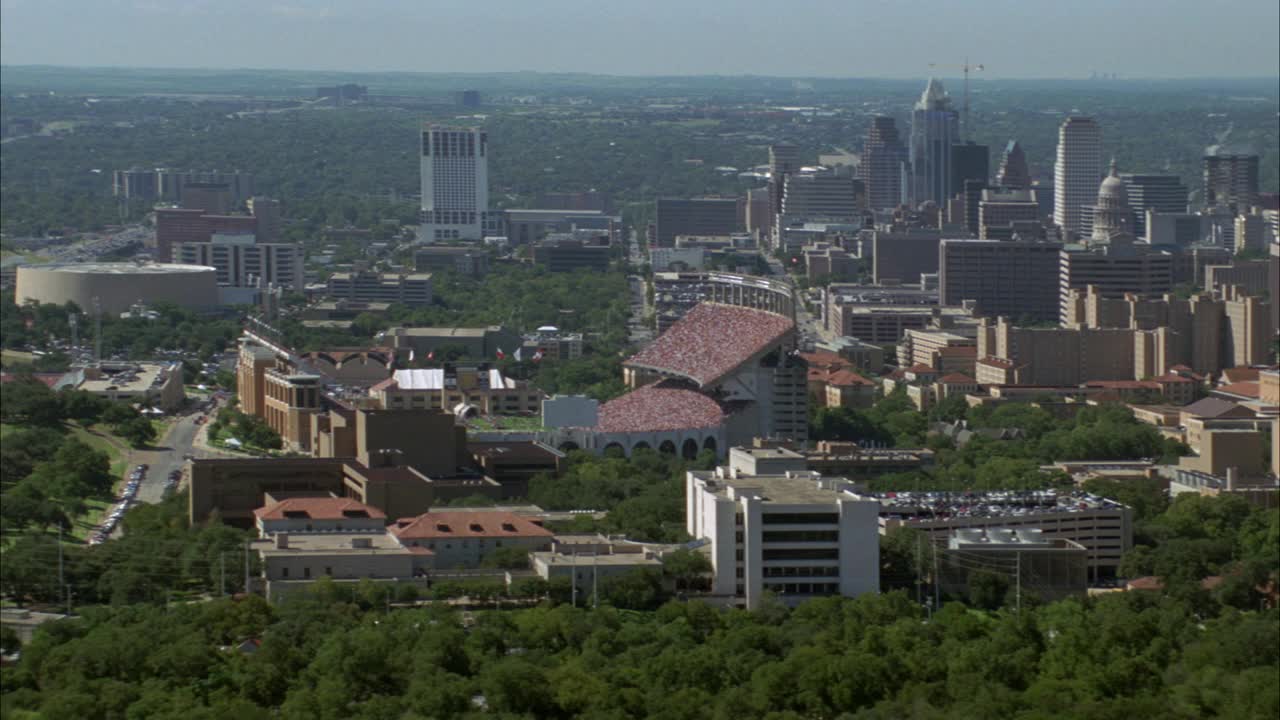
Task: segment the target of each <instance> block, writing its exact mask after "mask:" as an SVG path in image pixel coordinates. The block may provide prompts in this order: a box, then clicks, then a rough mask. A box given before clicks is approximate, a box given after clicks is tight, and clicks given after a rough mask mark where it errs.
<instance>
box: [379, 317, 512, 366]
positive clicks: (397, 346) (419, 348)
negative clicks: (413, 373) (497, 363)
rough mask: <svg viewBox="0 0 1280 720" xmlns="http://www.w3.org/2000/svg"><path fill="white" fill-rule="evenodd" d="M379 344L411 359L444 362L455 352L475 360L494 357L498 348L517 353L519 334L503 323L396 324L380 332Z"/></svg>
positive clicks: (504, 351) (505, 352) (450, 358)
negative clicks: (459, 324) (480, 324)
mask: <svg viewBox="0 0 1280 720" xmlns="http://www.w3.org/2000/svg"><path fill="white" fill-rule="evenodd" d="M377 343H378V344H379V345H386V346H389V347H391V348H393V349H394V350H395V351H396V357H397V358H399V359H401V360H409V359H410V356H413V358H415V359H419V360H435V361H437V362H443V361H447V360H452V359H454V357H453V356H454V355H456V356H457V357H462V358H469V359H472V360H494V359H497V358H498V352H499V351H502V353H503V355H507V354H513V353H515V349H516V348H518V347H520V344H521V340H520V336H519V335H517V334H516V333H514V332H512V331H510V330H508V329H506V328H504V327H502V326H500V325H490V326H488V327H395V328H391V329H390V330H387V331H386V332H384V333H380V334H379V335H378V337H377Z"/></svg>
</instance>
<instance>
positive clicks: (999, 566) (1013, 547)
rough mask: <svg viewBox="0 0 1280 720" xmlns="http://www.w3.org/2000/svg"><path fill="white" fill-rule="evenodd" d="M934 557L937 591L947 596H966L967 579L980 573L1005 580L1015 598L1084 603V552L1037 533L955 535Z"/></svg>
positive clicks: (960, 532) (1060, 539)
mask: <svg viewBox="0 0 1280 720" xmlns="http://www.w3.org/2000/svg"><path fill="white" fill-rule="evenodd" d="M938 539H939V538H937V537H936V536H935V537H934V538H933V540H934V541H935V542H936V541H938ZM938 554H939V556H940V558H941V561H940V562H939V563H938V577H937V582H938V586H939V589H940V590H941V591H942V592H943V593H947V594H950V595H959V596H961V597H965V596H967V595H968V592H969V580H970V578H971V577H972V576H973V573H975V572H981V571H982V570H983V569H986V571H987V572H995V573H996V574H998V575H1001V576H1005V577H1007V578H1008V582H1009V585H1010V586H1016V588H1017V592H1018V593H1019V597H1035V598H1038V599H1039V600H1041V601H1042V602H1053V601H1055V600H1061V599H1063V598H1067V597H1073V596H1074V597H1081V598H1083V597H1084V596H1085V593H1086V592H1087V590H1088V583H1089V568H1088V559H1089V551H1088V549H1087V548H1085V547H1084V546H1083V545H1081V544H1080V543H1078V542H1075V541H1074V540H1069V539H1067V538H1063V537H1046V536H1045V534H1044V532H1043V531H1041V530H1040V529H1038V528H1020V529H1016V530H1015V529H1011V528H996V527H989V528H968V529H963V530H956V531H955V532H953V533H951V536H950V537H948V538H947V539H946V547H945V549H942V548H939V550H938Z"/></svg>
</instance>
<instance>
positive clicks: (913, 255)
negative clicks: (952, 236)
mask: <svg viewBox="0 0 1280 720" xmlns="http://www.w3.org/2000/svg"><path fill="white" fill-rule="evenodd" d="M941 242H942V233H941V232H939V231H938V230H929V229H925V228H919V229H917V228H913V229H910V230H903V231H900V232H889V231H885V230H873V231H872V233H871V278H872V281H873V282H875V284H877V285H886V284H890V283H893V282H897V283H903V284H911V283H918V282H920V276H921V275H926V274H933V273H936V272H938V244H939V243H941ZM863 247H864V255H865V247H866V246H865V245H864V246H863Z"/></svg>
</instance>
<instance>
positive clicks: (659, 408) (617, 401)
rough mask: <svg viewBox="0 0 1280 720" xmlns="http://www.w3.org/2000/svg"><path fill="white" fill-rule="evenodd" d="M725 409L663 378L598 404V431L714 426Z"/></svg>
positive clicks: (683, 386)
mask: <svg viewBox="0 0 1280 720" xmlns="http://www.w3.org/2000/svg"><path fill="white" fill-rule="evenodd" d="M724 417H725V411H724V409H723V408H722V407H720V404H719V403H717V402H716V401H715V400H712V399H711V398H709V397H707V396H706V395H703V394H702V393H700V392H698V391H697V390H694V389H692V388H690V387H688V386H687V385H684V384H682V383H680V382H679V381H670V380H664V381H662V382H660V383H654V384H652V385H646V386H644V387H642V388H639V389H637V390H632V391H631V392H629V393H627V394H626V395H623V396H621V397H617V398H614V399H613V400H610V401H609V402H607V403H605V404H604V405H601V406H600V414H599V416H598V419H597V421H596V430H599V431H600V432H611V433H623V432H662V431H666V430H683V429H685V428H708V427H715V426H717V425H719V424H720V423H722V422H724Z"/></svg>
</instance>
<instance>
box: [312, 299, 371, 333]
mask: <svg viewBox="0 0 1280 720" xmlns="http://www.w3.org/2000/svg"><path fill="white" fill-rule="evenodd" d="M390 309H391V303H388V302H357V301H353V300H322V301H320V302H317V303H313V304H311V305H308V306H307V308H306V309H305V310H303V311H302V313H301V314H300V316H299V318H300V319H301V320H302V324H303V326H305V327H309V328H331V329H335V330H347V329H350V328H351V325H352V323H353V321H354V320H355V319H356V318H358V317H360V316H361V315H364V314H366V313H368V314H370V315H376V316H383V315H386V314H387V311H388V310H390Z"/></svg>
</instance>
